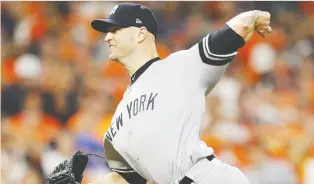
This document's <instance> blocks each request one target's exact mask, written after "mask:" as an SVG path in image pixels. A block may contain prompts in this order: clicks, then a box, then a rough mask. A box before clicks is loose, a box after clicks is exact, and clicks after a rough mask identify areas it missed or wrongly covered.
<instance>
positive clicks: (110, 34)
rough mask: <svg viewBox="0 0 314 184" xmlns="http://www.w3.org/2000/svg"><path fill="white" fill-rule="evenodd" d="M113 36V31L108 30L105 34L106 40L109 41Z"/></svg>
mask: <svg viewBox="0 0 314 184" xmlns="http://www.w3.org/2000/svg"><path fill="white" fill-rule="evenodd" d="M112 38H113V33H111V32H108V33H107V34H106V36H105V42H109V41H110V40H112Z"/></svg>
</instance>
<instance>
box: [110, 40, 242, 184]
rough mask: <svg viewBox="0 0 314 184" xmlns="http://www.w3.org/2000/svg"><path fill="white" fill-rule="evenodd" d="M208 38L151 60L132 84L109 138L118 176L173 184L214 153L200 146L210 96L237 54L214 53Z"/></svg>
mask: <svg viewBox="0 0 314 184" xmlns="http://www.w3.org/2000/svg"><path fill="white" fill-rule="evenodd" d="M209 47H210V44H208V35H207V36H206V37H205V38H203V39H202V40H201V41H200V42H199V43H197V44H196V45H194V46H193V47H191V48H190V49H188V50H182V51H179V52H175V53H173V54H171V55H170V56H168V57H167V58H166V59H164V60H160V59H159V58H155V59H152V60H150V61H148V62H147V63H146V64H145V65H143V66H142V67H141V68H140V69H139V70H138V71H137V72H136V73H135V74H134V75H133V76H132V78H131V81H132V83H131V85H130V86H129V87H128V88H127V90H126V91H125V94H124V96H123V99H122V100H121V102H120V104H119V105H118V107H117V109H116V112H115V114H114V116H113V119H112V124H111V127H110V128H109V129H108V131H107V132H106V135H105V136H104V145H105V153H106V157H107V160H108V164H109V166H110V167H111V168H112V170H113V171H119V172H137V173H139V174H140V175H141V176H142V177H144V178H146V179H147V180H149V181H152V182H154V183H162V184H166V183H174V182H175V181H176V180H178V179H180V178H182V177H183V176H184V174H185V173H186V172H187V171H188V170H189V169H190V168H191V167H192V166H193V165H194V164H195V163H196V162H197V161H198V160H200V159H201V158H204V157H206V156H208V155H211V154H213V152H214V151H213V149H212V148H211V147H207V145H206V144H205V143H204V142H202V141H201V140H200V126H201V122H202V118H203V115H204V113H205V96H206V95H207V93H208V92H210V91H211V90H212V89H213V87H214V86H215V85H216V84H217V82H218V81H219V80H220V78H221V76H222V75H223V73H224V71H225V69H226V67H227V65H228V63H229V62H230V61H231V60H232V59H233V57H234V56H235V55H236V54H237V53H236V52H234V53H231V54H227V55H217V54H214V53H211V52H210V49H209Z"/></svg>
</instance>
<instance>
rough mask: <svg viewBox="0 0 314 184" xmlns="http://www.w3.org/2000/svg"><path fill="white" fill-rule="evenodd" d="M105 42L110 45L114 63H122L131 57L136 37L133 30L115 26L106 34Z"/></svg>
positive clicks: (110, 56)
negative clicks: (122, 60) (123, 59)
mask: <svg viewBox="0 0 314 184" xmlns="http://www.w3.org/2000/svg"><path fill="white" fill-rule="evenodd" d="M105 42H107V43H108V44H109V47H110V55H109V59H110V60H112V61H120V60H121V59H122V58H124V57H127V56H128V55H130V54H131V53H132V52H133V50H134V47H135V44H136V42H135V37H134V34H133V32H132V29H131V28H129V27H128V28H121V27H117V26H113V27H111V28H109V29H108V32H107V33H106V37H105Z"/></svg>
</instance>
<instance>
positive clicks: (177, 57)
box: [163, 44, 198, 63]
mask: <svg viewBox="0 0 314 184" xmlns="http://www.w3.org/2000/svg"><path fill="white" fill-rule="evenodd" d="M196 53H198V47H197V44H196V45H194V46H192V47H191V48H190V49H184V50H179V51H176V52H174V53H172V54H170V55H169V56H168V57H166V58H165V59H163V61H165V62H164V63H174V62H180V61H183V60H187V59H190V58H191V57H194V56H195V54H196Z"/></svg>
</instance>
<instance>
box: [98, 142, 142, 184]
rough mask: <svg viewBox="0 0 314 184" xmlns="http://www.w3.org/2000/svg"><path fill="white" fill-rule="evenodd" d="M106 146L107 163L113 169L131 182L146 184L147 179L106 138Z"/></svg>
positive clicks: (132, 183)
mask: <svg viewBox="0 0 314 184" xmlns="http://www.w3.org/2000/svg"><path fill="white" fill-rule="evenodd" d="M104 148H105V155H106V160H107V163H108V165H109V167H110V169H111V170H112V171H114V172H116V173H118V174H119V175H120V176H122V177H123V178H124V179H125V180H126V181H127V182H128V183H130V184H146V182H147V180H146V179H145V178H143V177H142V176H141V175H140V174H138V173H137V172H136V171H134V169H132V167H131V166H130V165H129V164H128V163H127V162H126V161H125V159H124V158H123V157H122V156H121V155H120V154H119V153H118V152H117V151H116V150H115V149H114V147H113V146H112V144H111V143H110V141H108V140H106V139H105V140H104Z"/></svg>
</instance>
